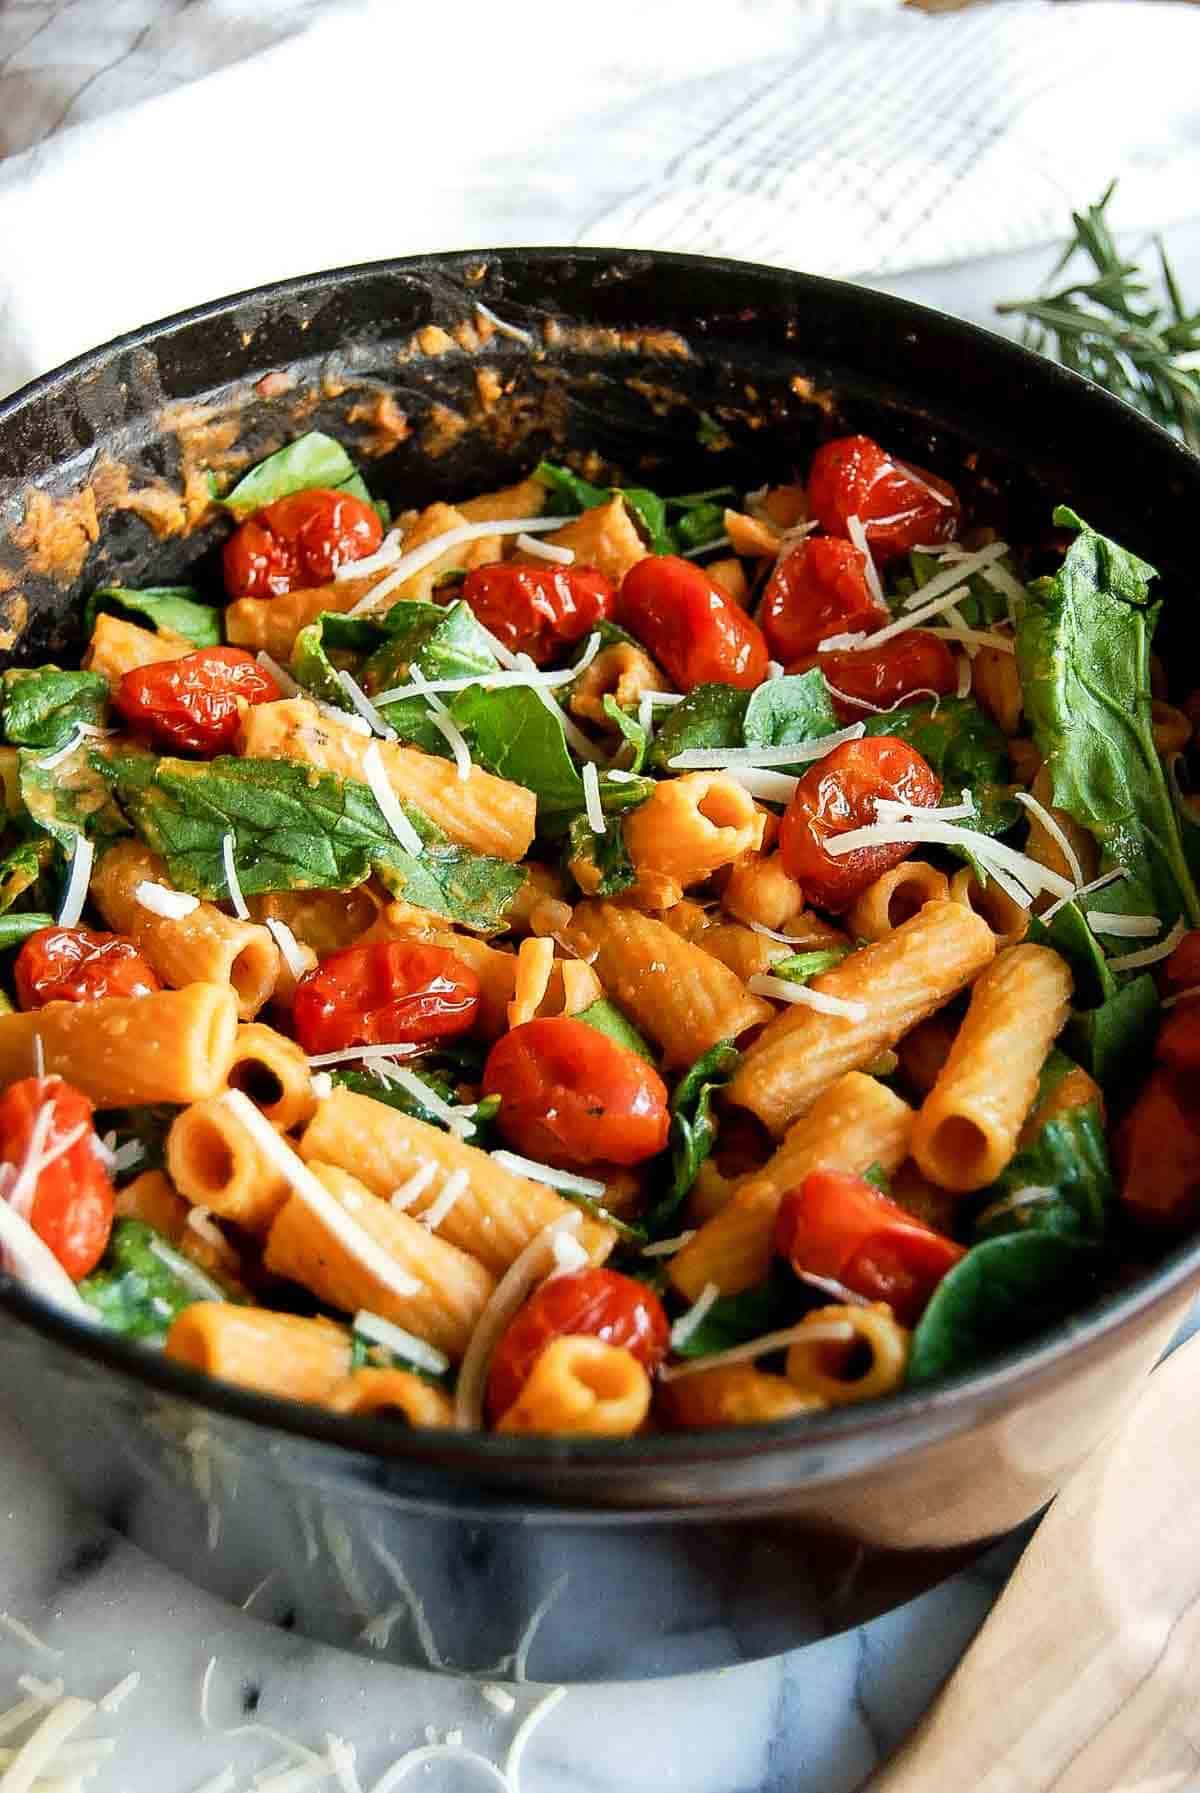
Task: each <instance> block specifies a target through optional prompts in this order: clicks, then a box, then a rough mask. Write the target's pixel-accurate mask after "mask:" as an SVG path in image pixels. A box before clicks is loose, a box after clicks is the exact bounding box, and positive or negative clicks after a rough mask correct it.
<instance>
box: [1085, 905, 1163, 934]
mask: <svg viewBox="0 0 1200 1793" xmlns="http://www.w3.org/2000/svg"><path fill="white" fill-rule="evenodd" d="M1084 914H1085V916H1086V918H1087V925H1088V927H1089V928H1090V929H1091V930H1092V933H1093V934H1112V935H1113V936H1114V937H1116V938H1117V939H1121V940H1150V939H1152V938H1153V937H1154V935H1155V934H1161V933H1162V917H1161V916H1159V915H1122V914H1121V913H1119V912H1118V911H1113V910H1110V909H1086V910H1085V911H1084Z"/></svg>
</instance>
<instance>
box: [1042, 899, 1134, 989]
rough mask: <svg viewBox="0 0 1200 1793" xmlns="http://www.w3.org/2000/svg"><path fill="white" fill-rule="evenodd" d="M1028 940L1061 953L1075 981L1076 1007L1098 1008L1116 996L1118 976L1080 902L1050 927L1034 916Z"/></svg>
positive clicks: (1063, 911) (1057, 916)
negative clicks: (1086, 919)
mask: <svg viewBox="0 0 1200 1793" xmlns="http://www.w3.org/2000/svg"><path fill="white" fill-rule="evenodd" d="M1026 939H1027V940H1029V941H1030V942H1031V943H1032V944H1033V945H1036V946H1050V947H1053V948H1054V950H1055V952H1058V953H1061V954H1062V956H1063V958H1064V959H1065V960H1066V961H1067V964H1068V965H1069V966H1070V967H1071V971H1072V974H1073V976H1074V979H1075V1006H1076V1007H1077V1008H1080V1009H1092V1008H1098V1007H1099V1006H1100V1004H1101V1003H1103V1002H1107V1001H1108V999H1109V997H1110V996H1115V995H1116V993H1117V990H1118V988H1119V985H1118V983H1117V978H1116V973H1115V972H1112V971H1110V970H1109V967H1108V960H1107V959H1106V958H1105V956H1104V948H1103V947H1102V946H1101V944H1100V942H1099V941H1098V940H1097V938H1096V936H1095V935H1094V934H1093V933H1092V930H1091V929H1090V928H1089V927H1088V925H1087V922H1086V921H1085V920H1084V917H1083V911H1082V910H1081V909H1080V907H1079V904H1078V903H1074V902H1072V903H1064V904H1063V906H1062V908H1061V909H1059V910H1057V911H1056V913H1055V914H1054V915H1053V916H1052V917H1051V918H1050V923H1049V925H1048V926H1047V924H1046V923H1045V922H1044V921H1042V920H1041V919H1040V917H1038V916H1036V915H1031V916H1030V918H1029V932H1028V933H1027V935H1026Z"/></svg>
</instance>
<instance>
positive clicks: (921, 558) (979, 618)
mask: <svg viewBox="0 0 1200 1793" xmlns="http://www.w3.org/2000/svg"><path fill="white" fill-rule="evenodd" d="M949 564H950V563H949V562H948V561H942V560H940V559H939V558H938V556H937V555H936V554H921V553H919V552H915V551H914V552H913V553H912V554H910V555H909V566H910V568H911V570H912V579H911V582H906V583H907V584H908V590H909V591H919V590H920V588H921V587H922V586H923V585H928V583H929V581H930V580H931V579H932V578H933V577H934V575H935V574H936V573H939V572H943V571H945V569H946V568H947V567H948V566H949ZM995 564H996V565H997V566H998V567H1000V568H1002V569H1003V571H1004V572H1006V573H1008V574H1009V575H1010V576H1011V577H1012V578H1013V579H1016V574H1015V572H1014V571H1013V568H1012V564H1011V562H1010V561H1009V558H1008V556H1007V555H1003V556H1002V557H1001V559H1000V560H999V561H997V562H996V563H995ZM989 570H990V569H989ZM964 583H965V585H966V588H967V595H966V597H965V598H960V599H959V602H958V605H957V608H958V610H959V611H960V612H961V613H962V619H963V621H964V622H965V623H966V625H967V627H968V628H969V629H989V628H991V627H992V625H993V624H994V623H998V622H1000V621H1001V620H1003V619H1006V618H1007V616H1008V600H1007V598H1006V597H1005V596H1004V593H1003V592H999V591H997V590H996V588H995V586H993V585H991V584H990V583H989V581H988V580H987V578H986V577H985V576H984V574H983V573H971V574H969V575H968V576H967V578H966V580H965V581H964ZM1018 583H1019V581H1018ZM906 595H907V594H906ZM937 620H938V619H937V618H936V617H935V618H934V621H935V622H936V621H937Z"/></svg>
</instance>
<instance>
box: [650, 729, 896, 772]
mask: <svg viewBox="0 0 1200 1793" xmlns="http://www.w3.org/2000/svg"><path fill="white" fill-rule="evenodd" d="M866 730H867V725H866V723H865V722H851V723H850V724H849V726H848V727H846V728H839V729H835V730H834V731H833V733H832V734H828V735H821V736H819V737H817V738H816V739H815V740H811V741H793V742H791V743H789V744H787V745H784V746H780V747H686V748H684V750H683V752H682V753H677V754H675V755H673V757H672V758H671V759H670V760H668V762H667V764H668V765H669V766H670V768H671V770H672V771H673V772H699V771H716V772H734V771H738V770H740V769H742V768H746V769H749V770H751V771H753V770H755V769H756V768H758V767H765V766H790V765H794V764H797V763H798V762H799V761H801V760H823V759H824V758H825V755H826V754H827V753H832V752H833V750H834V748H835V747H840V746H842V744H843V743H844V742H846V741H858V740H861V739H862V737H863V735H864V734H865V733H866Z"/></svg>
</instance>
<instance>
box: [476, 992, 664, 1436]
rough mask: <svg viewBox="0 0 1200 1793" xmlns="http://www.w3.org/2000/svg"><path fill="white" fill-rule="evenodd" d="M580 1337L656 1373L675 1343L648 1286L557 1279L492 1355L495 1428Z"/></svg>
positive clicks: (580, 1275) (617, 1279)
mask: <svg viewBox="0 0 1200 1793" xmlns="http://www.w3.org/2000/svg"><path fill="white" fill-rule="evenodd" d="M584 1025H586V1023H585V1024H584ZM593 1031H594V1030H593ZM581 1334H587V1335H588V1336H589V1337H591V1338H597V1339H603V1340H604V1342H605V1344H606V1345H620V1346H621V1347H622V1348H623V1349H624V1350H626V1351H629V1352H632V1354H633V1356H634V1357H636V1358H637V1360H638V1362H639V1363H640V1364H641V1365H642V1367H643V1368H644V1369H645V1370H647V1371H649V1373H650V1374H651V1375H653V1373H654V1371H655V1370H656V1369H657V1368H658V1366H659V1364H660V1363H661V1362H662V1360H663V1358H664V1357H665V1356H666V1354H667V1347H668V1345H669V1344H670V1342H671V1329H670V1326H669V1325H668V1323H667V1316H666V1314H665V1313H664V1312H663V1306H662V1302H661V1301H660V1300H659V1299H658V1296H657V1295H656V1294H655V1293H654V1291H653V1289H650V1288H647V1286H646V1284H645V1283H640V1282H635V1281H634V1279H633V1278H632V1277H631V1276H621V1275H620V1274H619V1273H618V1272H617V1271H615V1270H593V1269H588V1270H569V1271H566V1272H565V1273H564V1274H563V1275H561V1276H552V1277H551V1278H550V1279H549V1281H548V1282H544V1283H543V1284H542V1286H541V1288H540V1289H537V1290H535V1292H534V1293H533V1294H532V1295H531V1296H530V1297H529V1300H528V1301H527V1302H526V1303H525V1306H524V1307H523V1308H522V1309H521V1311H520V1313H519V1314H518V1315H517V1317H516V1319H515V1320H513V1321H512V1323H511V1325H510V1326H509V1328H508V1331H507V1332H506V1333H505V1334H504V1336H503V1337H502V1338H501V1340H500V1343H499V1344H498V1345H497V1346H496V1349H495V1352H494V1354H493V1356H492V1366H491V1370H490V1373H489V1375H488V1388H487V1411H488V1417H489V1419H490V1420H491V1421H492V1423H493V1425H494V1424H495V1422H496V1421H497V1420H498V1419H500V1418H502V1416H503V1415H504V1414H505V1413H507V1412H508V1409H509V1408H510V1407H511V1406H512V1404H513V1402H514V1401H515V1400H516V1398H517V1396H518V1395H519V1394H520V1392H521V1390H522V1388H524V1386H525V1383H526V1381H527V1379H528V1376H529V1372H530V1370H531V1369H532V1368H533V1366H534V1364H535V1362H536V1361H537V1359H538V1357H539V1356H540V1355H541V1353H542V1352H543V1351H544V1350H545V1348H546V1346H547V1345H548V1344H550V1342H551V1340H553V1339H557V1338H566V1337H572V1338H574V1337H578V1336H579V1335H581Z"/></svg>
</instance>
